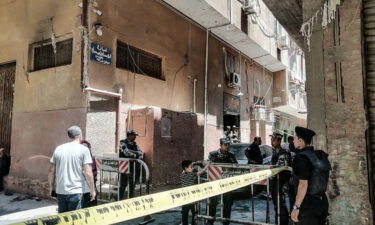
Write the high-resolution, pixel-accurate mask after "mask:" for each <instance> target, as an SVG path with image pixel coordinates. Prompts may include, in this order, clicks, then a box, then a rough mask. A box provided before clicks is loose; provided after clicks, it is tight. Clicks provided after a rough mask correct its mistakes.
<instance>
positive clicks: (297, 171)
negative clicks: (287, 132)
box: [181, 126, 331, 225]
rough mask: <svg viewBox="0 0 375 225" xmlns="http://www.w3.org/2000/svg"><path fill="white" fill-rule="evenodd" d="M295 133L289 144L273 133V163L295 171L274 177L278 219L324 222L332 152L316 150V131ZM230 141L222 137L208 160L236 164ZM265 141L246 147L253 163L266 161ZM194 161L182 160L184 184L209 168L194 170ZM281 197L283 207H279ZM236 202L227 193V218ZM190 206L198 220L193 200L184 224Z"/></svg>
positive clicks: (283, 223)
mask: <svg viewBox="0 0 375 225" xmlns="http://www.w3.org/2000/svg"><path fill="white" fill-rule="evenodd" d="M295 133H296V136H295V137H289V138H288V144H287V146H286V147H287V148H283V147H282V146H281V141H282V138H283V135H281V134H279V133H277V132H274V133H273V134H272V135H270V136H271V145H272V158H271V164H272V165H274V166H288V167H292V168H293V173H292V172H291V171H288V170H285V171H282V172H280V173H279V174H278V176H275V177H272V178H271V182H270V187H271V196H272V201H273V205H274V207H275V212H276V213H275V222H276V224H280V225H288V224H289V221H290V219H291V220H292V221H293V222H295V223H297V224H300V225H324V224H326V219H327V217H328V199H327V196H326V194H325V192H326V189H327V185H328V179H329V172H330V170H331V165H330V163H329V161H328V154H326V153H325V152H324V151H322V150H315V149H314V147H313V146H311V143H312V138H313V136H315V132H314V131H312V130H310V129H307V128H304V127H299V126H297V127H296V128H295ZM230 144H231V141H230V139H227V138H222V139H220V148H219V149H218V150H216V151H213V152H210V153H209V157H208V162H213V163H231V164H236V163H237V160H236V158H235V155H234V154H233V153H231V152H230V151H229V148H230ZM261 144H262V140H261V138H260V137H255V138H254V142H253V143H252V144H251V145H250V146H249V148H248V149H246V150H245V155H246V156H247V158H248V163H249V164H263V158H264V155H262V153H261V150H260V147H259V146H260V145H261ZM192 165H194V163H193V162H191V161H189V160H188V161H186V160H185V161H184V162H183V163H182V168H183V172H182V174H181V183H182V186H183V187H185V186H190V185H194V182H192V181H191V180H193V179H190V182H186V179H187V177H189V178H191V177H195V179H196V176H197V175H199V173H202V172H203V171H205V169H203V170H202V171H200V172H199V173H197V172H194V171H193V170H192V169H191V167H192ZM206 166H207V165H206ZM285 186H287V187H288V190H289V193H288V195H289V204H290V206H289V209H290V213H289V212H288V208H287V206H286V202H285V194H286V193H284V190H285V189H284V187H285ZM278 195H279V198H278ZM278 199H279V206H280V207H279V208H278V207H277V206H278ZM218 200H219V196H215V197H211V198H210V199H209V208H208V211H209V215H210V217H215V215H216V208H217V204H218ZM232 205H233V198H232V196H231V193H230V192H229V193H226V194H224V195H223V206H222V207H223V209H222V210H223V217H224V218H230V217H231V208H232ZM189 210H191V211H192V212H193V221H192V224H195V221H194V215H195V214H196V212H195V211H194V208H193V207H192V204H190V205H189V206H188V207H187V206H185V207H183V210H182V215H183V223H182V224H183V225H186V224H188V220H187V214H188V212H189ZM278 215H279V216H280V221H278ZM213 222H214V221H213V220H208V221H207V224H213ZM223 224H224V225H228V224H229V222H223Z"/></svg>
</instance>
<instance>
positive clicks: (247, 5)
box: [242, 0, 258, 14]
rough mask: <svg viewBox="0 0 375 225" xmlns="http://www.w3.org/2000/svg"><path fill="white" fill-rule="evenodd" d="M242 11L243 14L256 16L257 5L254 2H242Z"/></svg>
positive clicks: (253, 0) (252, 0)
mask: <svg viewBox="0 0 375 225" xmlns="http://www.w3.org/2000/svg"><path fill="white" fill-rule="evenodd" d="M242 10H243V11H244V12H245V14H257V13H258V5H257V3H256V1H255V0H244V1H243V6H242Z"/></svg>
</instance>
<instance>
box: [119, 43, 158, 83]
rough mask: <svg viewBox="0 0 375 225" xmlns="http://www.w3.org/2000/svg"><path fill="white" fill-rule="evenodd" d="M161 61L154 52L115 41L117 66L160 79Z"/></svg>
mask: <svg viewBox="0 0 375 225" xmlns="http://www.w3.org/2000/svg"><path fill="white" fill-rule="evenodd" d="M161 63H162V59H161V58H160V57H158V56H156V55H154V54H151V53H149V52H145V51H143V50H141V49H138V48H135V47H133V46H131V45H128V44H125V43H122V42H117V56H116V67H117V68H121V69H126V70H129V71H131V72H133V73H139V74H143V75H147V76H150V77H154V78H159V79H161V78H162V68H161V66H162V65H161Z"/></svg>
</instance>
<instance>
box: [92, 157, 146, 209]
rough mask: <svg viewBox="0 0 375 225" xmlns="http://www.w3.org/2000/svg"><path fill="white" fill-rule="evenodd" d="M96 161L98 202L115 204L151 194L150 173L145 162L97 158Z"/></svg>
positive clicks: (116, 158)
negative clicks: (115, 202)
mask: <svg viewBox="0 0 375 225" xmlns="http://www.w3.org/2000/svg"><path fill="white" fill-rule="evenodd" d="M95 161H96V164H97V168H98V183H97V184H96V187H97V190H98V201H100V202H113V201H119V200H122V199H124V197H125V198H131V197H136V196H141V195H144V194H149V193H150V171H149V169H148V166H147V165H146V163H145V162H144V161H143V160H140V159H131V158H118V157H104V156H96V157H95ZM120 196H123V197H122V199H121V197H120Z"/></svg>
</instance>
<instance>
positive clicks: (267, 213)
mask: <svg viewBox="0 0 375 225" xmlns="http://www.w3.org/2000/svg"><path fill="white" fill-rule="evenodd" d="M269 222H270V179H269V178H268V179H267V208H266V223H269Z"/></svg>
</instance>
